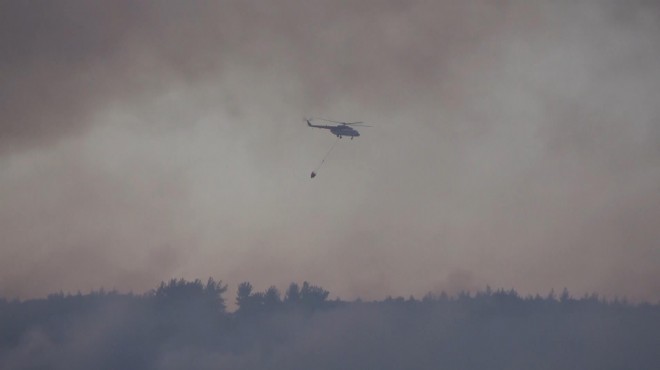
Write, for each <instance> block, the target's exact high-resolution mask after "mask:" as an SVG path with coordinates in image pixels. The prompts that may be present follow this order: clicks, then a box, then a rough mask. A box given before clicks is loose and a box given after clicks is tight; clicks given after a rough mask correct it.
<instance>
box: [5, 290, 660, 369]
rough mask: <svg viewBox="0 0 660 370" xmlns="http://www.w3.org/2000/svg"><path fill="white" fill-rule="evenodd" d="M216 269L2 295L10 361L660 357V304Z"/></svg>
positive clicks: (603, 362)
mask: <svg viewBox="0 0 660 370" xmlns="http://www.w3.org/2000/svg"><path fill="white" fill-rule="evenodd" d="M226 293H227V285H226V284H223V283H222V282H221V281H216V280H214V279H212V278H209V279H208V280H207V281H206V282H202V281H201V280H192V281H188V280H184V279H172V280H170V281H167V282H162V283H161V284H159V286H157V287H156V288H155V289H152V290H150V291H148V292H146V293H143V294H133V293H120V292H117V291H105V290H99V291H94V292H91V293H88V294H81V293H77V294H64V293H56V294H51V295H49V296H48V297H46V298H43V299H30V300H23V301H20V300H8V299H0V369H5V368H6V369H33V368H35V369H36V368H40V369H41V368H43V369H49V368H57V369H59V368H67V369H83V368H97V369H117V368H122V369H170V368H172V369H176V368H199V369H216V368H235V369H253V368H254V369H257V368H286V369H297V368H300V369H308V368H317V369H319V368H320V369H324V368H327V369H335V368H342V369H345V368H360V369H363V368H379V369H400V368H424V369H426V368H429V369H431V368H452V369H483V368H489V369H499V368H501V369H518V368H520V369H522V368H549V369H552V368H580V369H591V368H593V369H608V368H619V369H620V368H635V369H658V368H660V366H659V365H660V354H659V352H658V351H657V344H658V343H660V305H658V304H651V303H637V304H633V303H630V302H627V301H626V300H625V299H609V300H608V299H604V298H603V297H600V296H598V295H596V294H589V295H584V296H582V297H579V298H576V297H572V296H571V295H570V293H569V292H568V290H567V289H564V290H563V291H562V292H560V293H559V294H556V293H555V292H554V291H551V292H550V293H549V294H547V295H544V296H541V295H533V296H532V295H530V296H524V297H523V296H521V295H519V294H518V293H517V292H516V291H515V290H503V289H498V290H493V289H491V288H490V287H486V289H484V290H482V291H478V292H475V293H471V292H462V293H459V294H457V295H448V294H446V293H440V294H427V295H426V296H424V297H422V298H421V299H417V298H415V297H412V296H410V297H407V298H404V297H387V298H385V299H382V300H376V301H362V300H359V299H358V300H354V301H344V300H340V299H334V300H330V299H328V297H329V295H330V293H329V291H328V290H326V289H324V288H322V287H320V286H317V285H313V284H310V283H308V282H303V283H302V284H298V283H291V284H290V285H289V286H288V287H287V289H286V290H284V292H283V293H282V292H280V290H279V289H278V288H277V287H275V286H270V287H269V288H267V289H266V290H264V291H256V290H255V289H254V287H253V285H252V284H251V283H249V282H243V283H241V284H239V285H238V289H237V293H236V296H235V305H236V309H235V310H234V311H233V312H229V311H228V310H227V301H226V298H225V296H226Z"/></svg>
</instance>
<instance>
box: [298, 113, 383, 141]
mask: <svg viewBox="0 0 660 370" xmlns="http://www.w3.org/2000/svg"><path fill="white" fill-rule="evenodd" d="M318 119H319V120H321V121H326V122H332V123H338V125H336V126H333V125H314V124H312V122H311V121H313V120H314V118H310V119H308V118H305V121H306V122H307V126H309V127H315V128H324V129H327V130H330V132H331V133H333V134H334V135H335V136H337V137H338V138H340V139H341V138H342V137H344V136H348V137H350V138H351V140H353V138H354V137H356V136H360V133H359V132H358V130H356V129H354V128H353V127H351V126H361V127H371V126H367V125H364V124H363V123H364V122H339V121H333V120H329V119H324V118H318Z"/></svg>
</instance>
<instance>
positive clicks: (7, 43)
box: [0, 0, 660, 300]
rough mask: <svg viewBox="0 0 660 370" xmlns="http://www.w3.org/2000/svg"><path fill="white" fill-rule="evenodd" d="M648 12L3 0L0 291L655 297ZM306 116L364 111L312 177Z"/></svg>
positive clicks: (654, 83)
mask: <svg viewBox="0 0 660 370" xmlns="http://www.w3.org/2000/svg"><path fill="white" fill-rule="evenodd" d="M659 14H660V13H659V12H658V7H657V5H656V3H655V2H652V1H641V0H640V1H630V2H625V4H623V3H621V2H618V1H596V0H593V1H588V0H585V1H573V2H569V1H559V2H545V3H534V4H530V3H529V2H524V1H499V2H492V1H473V2H463V1H454V0H451V1H444V2H429V1H413V2H406V3H405V4H403V3H401V2H398V1H362V2H360V3H359V4H358V3H355V4H353V3H351V4H348V3H347V4H337V3H336V2H332V1H306V2H301V1H278V2H276V3H275V2H273V3H270V2H263V1H222V2H193V3H182V2H144V3H140V4H135V3H132V2H117V1H101V2H94V3H89V2H84V1H61V2H57V3H48V4H37V5H35V4H34V3H29V2H28V3H26V2H21V1H8V2H7V1H6V2H3V3H2V4H0V76H1V77H0V81H1V83H0V115H1V117H0V200H1V202H2V205H3V206H2V209H1V210H0V225H2V226H0V231H1V233H2V235H3V244H2V247H0V261H2V263H0V271H1V272H0V293H1V294H3V295H10V296H13V295H18V296H32V295H39V294H45V293H46V292H49V291H53V290H58V289H64V290H74V291H75V290H77V289H82V290H87V289H91V288H98V287H99V286H106V287H118V288H121V289H144V288H146V287H149V286H152V285H153V284H154V283H155V282H157V281H159V280H162V279H167V278H169V277H171V276H173V275H184V276H199V275H217V276H221V277H222V278H223V279H225V280H227V281H241V280H245V279H248V278H250V279H253V280H254V281H257V282H259V281H262V282H266V281H268V282H272V281H278V282H280V283H285V282H287V281H290V280H303V279H310V280H315V281H319V282H320V283H322V284H323V285H328V286H333V287H335V291H336V292H337V293H338V294H340V295H342V296H346V297H354V296H358V295H360V296H363V297H364V296H367V297H382V296H384V295H387V294H404V295H407V294H417V295H420V294H424V293H425V291H428V290H433V289H442V290H449V291H457V290H461V289H475V288H478V287H483V286H484V285H486V284H491V285H494V286H511V287H516V288H518V289H520V290H521V291H523V292H537V291H548V290H550V289H551V288H553V287H554V288H556V289H560V288H561V287H563V286H569V287H571V288H572V290H573V291H578V292H591V291H599V292H602V293H605V294H609V295H627V296H630V297H631V298H637V299H652V300H656V299H658V298H660V297H659V296H658V291H660V289H659V287H660V275H658V268H657V267H658V265H659V264H660V256H659V255H658V252H657V251H658V245H657V244H658V240H660V234H658V230H657V226H656V224H657V220H658V219H660V197H659V195H658V194H660V191H659V190H660V188H659V187H658V184H660V172H659V170H658V169H659V168H660V151H659V149H658V148H660V146H659V145H658V143H659V142H660V125H659V124H658V122H659V118H660V111H659V110H660V109H659V108H658V105H657V103H656V102H655V100H657V98H656V97H657V96H658V95H659V92H660V91H659V89H660V77H658V76H660V62H658V61H659V60H660V55H659V54H660V47H659V46H660V29H659V28H660V20H659ZM304 115H325V116H329V117H330V118H336V119H345V120H363V121H367V122H369V123H372V124H373V125H374V126H375V127H373V128H368V129H367V128H365V129H364V130H365V131H364V132H363V135H362V137H360V138H359V140H357V141H354V142H348V143H347V142H342V143H340V144H341V145H340V146H339V148H338V149H337V151H336V154H333V157H332V158H331V159H330V161H329V163H328V164H327V165H326V166H325V167H324V168H323V171H322V172H321V173H320V174H319V176H318V177H317V178H316V179H315V180H314V182H313V183H311V184H310V183H309V181H307V180H308V171H309V170H311V168H313V166H314V165H316V160H317V158H319V157H320V155H322V153H323V152H324V150H325V148H327V146H329V143H331V140H332V138H331V137H330V136H329V135H328V134H327V133H325V132H317V131H313V130H308V129H306V128H305V127H304V126H303V125H302V121H301V117H302V116H304ZM367 130H368V131H367ZM420 289H421V290H420Z"/></svg>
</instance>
